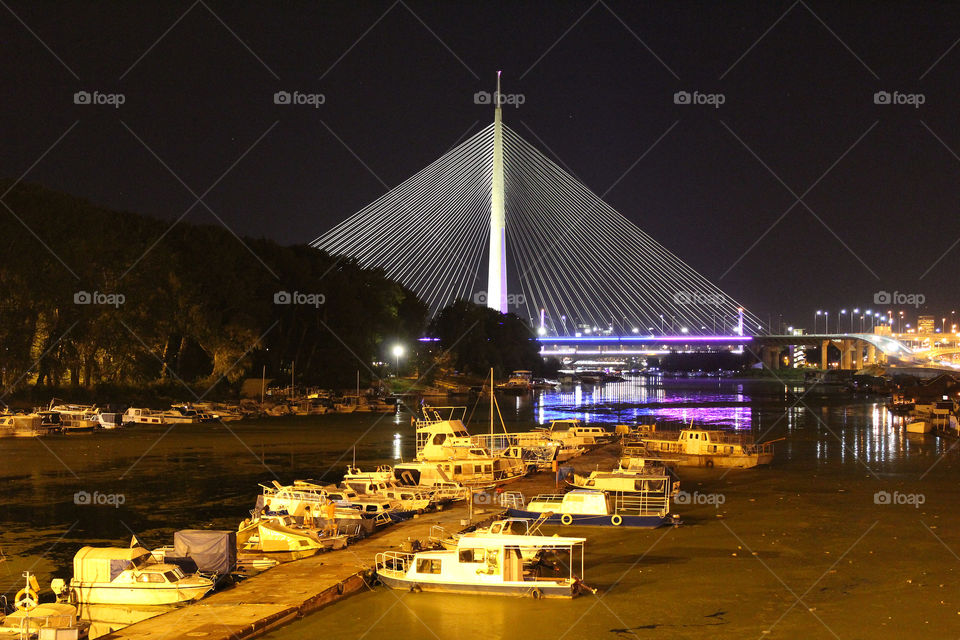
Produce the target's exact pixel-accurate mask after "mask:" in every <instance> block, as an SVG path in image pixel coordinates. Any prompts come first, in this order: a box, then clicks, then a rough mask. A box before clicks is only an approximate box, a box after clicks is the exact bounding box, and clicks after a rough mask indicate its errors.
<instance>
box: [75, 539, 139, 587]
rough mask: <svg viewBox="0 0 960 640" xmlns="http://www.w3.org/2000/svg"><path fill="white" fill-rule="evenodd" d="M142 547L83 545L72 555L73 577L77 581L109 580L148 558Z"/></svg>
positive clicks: (137, 565)
mask: <svg viewBox="0 0 960 640" xmlns="http://www.w3.org/2000/svg"><path fill="white" fill-rule="evenodd" d="M150 557H151V555H150V552H149V551H147V550H146V549H144V548H143V547H132V548H129V549H124V548H122V547H83V548H82V549H80V550H79V551H77V555H75V556H74V557H73V578H74V580H77V581H79V582H111V581H113V579H114V578H116V577H117V576H118V575H120V573H121V572H123V571H124V570H126V569H131V568H134V567H139V566H140V565H142V564H144V563H145V562H147V561H148V560H149V559H150Z"/></svg>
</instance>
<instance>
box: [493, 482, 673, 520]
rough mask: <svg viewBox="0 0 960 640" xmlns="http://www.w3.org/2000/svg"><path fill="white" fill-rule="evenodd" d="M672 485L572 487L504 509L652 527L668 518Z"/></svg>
mask: <svg viewBox="0 0 960 640" xmlns="http://www.w3.org/2000/svg"><path fill="white" fill-rule="evenodd" d="M671 490H672V486H671V485H670V483H669V482H662V483H661V485H659V486H658V487H656V488H654V487H650V490H649V491H642V492H635V491H631V492H626V491H618V492H612V491H594V490H587V489H574V490H573V491H569V492H567V493H565V494H541V495H538V496H536V497H534V498H533V499H532V500H530V501H529V502H528V503H527V504H526V506H524V507H523V508H511V509H507V515H509V516H511V517H514V518H542V519H543V523H544V524H562V525H564V526H586V527H620V526H623V527H641V528H648V529H653V528H656V527H659V526H660V525H662V524H666V523H667V521H668V520H670V495H671Z"/></svg>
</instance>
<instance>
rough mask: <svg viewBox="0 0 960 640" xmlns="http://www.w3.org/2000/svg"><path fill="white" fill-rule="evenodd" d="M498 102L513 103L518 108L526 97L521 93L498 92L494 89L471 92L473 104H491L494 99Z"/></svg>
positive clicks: (502, 103)
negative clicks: (491, 90)
mask: <svg viewBox="0 0 960 640" xmlns="http://www.w3.org/2000/svg"><path fill="white" fill-rule="evenodd" d="M495 100H496V102H499V103H500V105H501V106H502V105H505V104H506V105H513V106H514V107H516V108H518V109H519V108H520V105H522V104H523V103H524V102H526V101H527V97H526V96H525V95H523V94H522V93H498V92H496V91H494V92H493V93H490V92H489V91H477V92H476V93H475V94H473V104H493V103H494V101H495Z"/></svg>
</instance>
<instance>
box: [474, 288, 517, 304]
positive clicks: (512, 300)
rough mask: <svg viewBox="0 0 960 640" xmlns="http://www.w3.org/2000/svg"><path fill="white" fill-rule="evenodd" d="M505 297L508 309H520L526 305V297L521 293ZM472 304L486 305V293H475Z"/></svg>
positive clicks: (509, 294)
mask: <svg viewBox="0 0 960 640" xmlns="http://www.w3.org/2000/svg"><path fill="white" fill-rule="evenodd" d="M506 297H507V306H508V307H522V306H523V305H525V304H527V297H526V296H525V295H523V294H522V293H508V294H507V296H506ZM473 303H474V304H479V305H485V304H487V292H486V291H477V292H476V293H474V294H473Z"/></svg>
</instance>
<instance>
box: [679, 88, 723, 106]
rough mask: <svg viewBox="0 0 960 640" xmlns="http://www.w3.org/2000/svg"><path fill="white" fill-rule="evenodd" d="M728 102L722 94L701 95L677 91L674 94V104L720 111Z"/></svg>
mask: <svg viewBox="0 0 960 640" xmlns="http://www.w3.org/2000/svg"><path fill="white" fill-rule="evenodd" d="M726 101H727V96H725V95H724V94H722V93H700V92H699V91H694V92H692V93H691V92H690V91H677V92H676V93H674V94H673V104H696V105H707V106H710V107H713V108H714V109H719V108H720V105H722V104H723V103H725V102H726Z"/></svg>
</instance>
